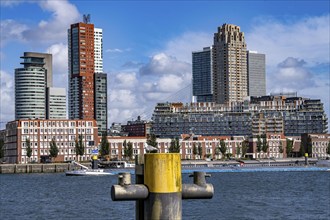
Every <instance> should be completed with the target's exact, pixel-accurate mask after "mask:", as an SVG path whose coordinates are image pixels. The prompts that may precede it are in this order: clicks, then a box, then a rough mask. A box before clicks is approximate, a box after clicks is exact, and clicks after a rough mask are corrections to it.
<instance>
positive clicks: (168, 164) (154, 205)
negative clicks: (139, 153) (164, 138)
mask: <svg viewBox="0 0 330 220" xmlns="http://www.w3.org/2000/svg"><path fill="white" fill-rule="evenodd" d="M144 184H145V185H146V186H147V187H148V189H149V198H148V199H147V200H145V202H144V210H145V211H144V217H145V219H182V181H181V158H180V154H179V153H166V154H165V153H150V154H145V156H144Z"/></svg>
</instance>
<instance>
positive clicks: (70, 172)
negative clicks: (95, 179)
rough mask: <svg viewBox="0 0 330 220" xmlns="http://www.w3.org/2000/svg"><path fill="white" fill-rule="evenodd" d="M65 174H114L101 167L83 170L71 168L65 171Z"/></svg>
mask: <svg viewBox="0 0 330 220" xmlns="http://www.w3.org/2000/svg"><path fill="white" fill-rule="evenodd" d="M65 175H67V176H108V175H115V174H114V173H111V172H109V171H105V170H103V169H83V170H72V171H67V172H65Z"/></svg>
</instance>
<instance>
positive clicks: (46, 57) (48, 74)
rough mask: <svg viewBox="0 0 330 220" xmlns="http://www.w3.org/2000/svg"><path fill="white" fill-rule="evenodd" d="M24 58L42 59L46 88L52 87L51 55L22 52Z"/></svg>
mask: <svg viewBox="0 0 330 220" xmlns="http://www.w3.org/2000/svg"><path fill="white" fill-rule="evenodd" d="M24 57H38V58H44V66H43V67H44V68H45V69H46V87H52V86H53V55H52V54H49V53H36V52H24Z"/></svg>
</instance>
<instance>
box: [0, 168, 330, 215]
mask: <svg viewBox="0 0 330 220" xmlns="http://www.w3.org/2000/svg"><path fill="white" fill-rule="evenodd" d="M207 181H208V182H209V183H212V184H213V186H214V188H215V194H214V197H213V199H211V200H184V201H183V210H182V212H183V219H209V220H211V219H325V220H329V219H330V172H255V173H212V177H211V178H208V179H207ZM183 182H184V183H188V182H189V183H191V182H192V179H190V178H188V175H187V174H183ZM116 183H117V176H103V177H87V176H85V177H68V176H65V174H63V173H57V174H14V175H5V174H2V175H0V184H1V190H0V192H1V201H0V204H1V206H0V218H1V219H119V220H120V219H123V220H127V219H135V202H132V201H127V202H113V201H112V200H111V198H110V188H111V186H112V185H113V184H116Z"/></svg>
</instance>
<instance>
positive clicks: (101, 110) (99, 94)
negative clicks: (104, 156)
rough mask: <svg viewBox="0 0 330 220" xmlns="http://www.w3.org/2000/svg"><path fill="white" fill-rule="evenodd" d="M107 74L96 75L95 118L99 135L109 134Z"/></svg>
mask: <svg viewBox="0 0 330 220" xmlns="http://www.w3.org/2000/svg"><path fill="white" fill-rule="evenodd" d="M107 85H108V84H107V74H105V73H95V75H94V87H95V92H94V95H95V97H94V102H95V108H94V109H95V115H94V118H95V120H96V122H97V126H98V128H99V129H98V131H99V135H100V136H101V135H102V134H103V133H104V132H107V128H108V106H107V103H108V102H107V100H108V95H107Z"/></svg>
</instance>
